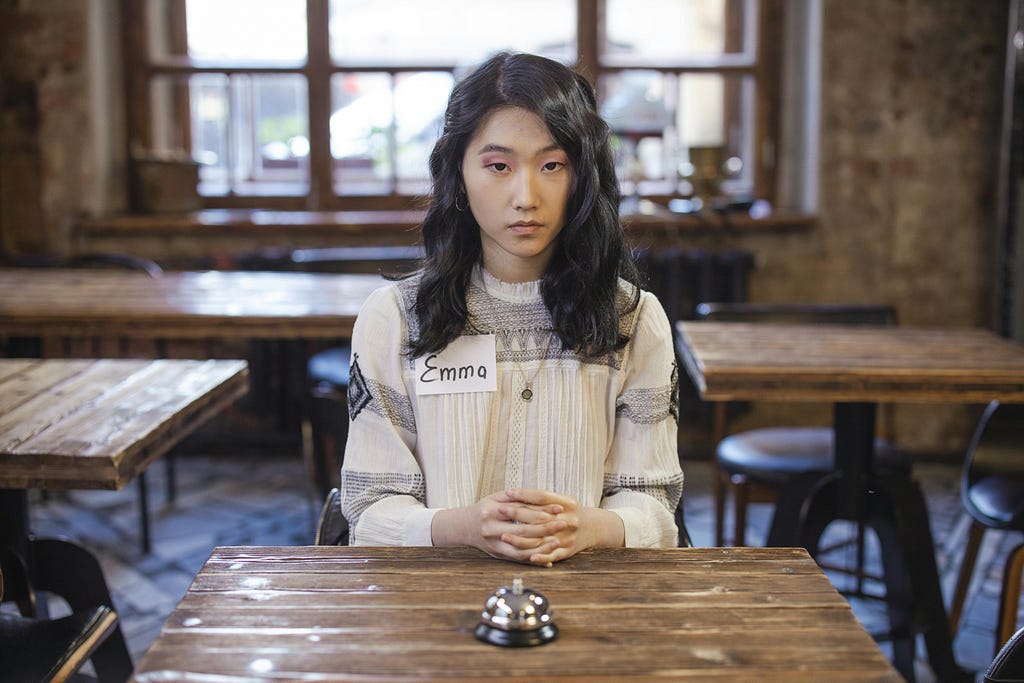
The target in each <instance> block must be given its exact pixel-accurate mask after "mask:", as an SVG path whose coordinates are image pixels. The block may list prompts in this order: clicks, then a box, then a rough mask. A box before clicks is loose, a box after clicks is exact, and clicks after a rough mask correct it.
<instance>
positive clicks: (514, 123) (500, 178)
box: [462, 107, 572, 282]
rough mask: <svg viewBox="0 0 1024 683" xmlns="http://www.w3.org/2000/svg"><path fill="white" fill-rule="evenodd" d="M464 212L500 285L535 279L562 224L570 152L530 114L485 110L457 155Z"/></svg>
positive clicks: (513, 109)
mask: <svg viewBox="0 0 1024 683" xmlns="http://www.w3.org/2000/svg"><path fill="white" fill-rule="evenodd" d="M462 178H463V181H464V182H465V184H466V194H467V196H468V197H469V210H470V211H472V212H473V218H475V219H476V222H477V223H478V224H479V225H480V241H481V244H482V247H483V260H484V267H485V268H486V269H487V270H488V271H489V272H490V273H491V275H493V276H495V277H496V278H498V279H499V280H503V281H505V282H530V281H532V280H539V279H540V278H541V276H542V275H543V274H544V269H545V268H546V267H547V265H548V262H550V261H551V257H552V255H553V254H554V250H555V244H556V241H557V239H558V235H559V233H561V231H562V227H563V226H564V225H565V206H566V203H567V202H568V199H569V191H570V187H571V185H572V169H571V168H569V156H568V155H567V154H566V153H565V151H564V150H562V149H560V148H559V147H558V145H557V144H556V143H555V140H554V138H552V137H551V132H550V131H549V130H548V127H547V125H545V123H544V121H542V120H541V119H540V117H538V116H537V115H536V114H534V113H532V112H530V111H527V110H526V109H521V108H518V107H505V108H502V109H495V110H493V111H492V112H490V113H489V114H488V115H487V116H486V117H485V118H484V120H483V122H482V123H481V124H480V126H479V127H478V128H477V129H476V132H475V133H474V134H473V137H472V138H471V139H470V141H469V145H467V147H466V152H465V154H464V155H463V157H462Z"/></svg>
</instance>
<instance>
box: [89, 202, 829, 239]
mask: <svg viewBox="0 0 1024 683" xmlns="http://www.w3.org/2000/svg"><path fill="white" fill-rule="evenodd" d="M422 217H423V214H422V213H421V212H418V211H273V210H264V209H251V210H250V209H211V210H204V211H196V212H191V213H183V214H145V215H144V214H123V215H116V216H105V217H97V218H87V219H84V220H83V221H82V222H81V223H80V224H79V225H78V236H79V237H80V238H84V239H86V240H88V239H91V238H99V237H104V238H112V237H121V238H129V239H130V238H131V237H142V236H158V235H162V236H172V235H179V236H184V235H188V236H193V237H198V236H201V235H208V236H211V237H214V236H220V237H228V236H232V235H236V236H237V235H248V236H251V237H258V236H266V237H271V236H275V235H289V236H293V237H296V236H319V237H323V236H328V235H330V236H333V237H334V238H337V239H344V238H345V237H347V236H360V237H363V238H365V237H368V236H373V235H380V236H382V237H384V236H387V237H390V238H391V239H394V238H395V237H399V236H401V235H403V234H405V235H406V236H413V235H410V233H412V232H413V231H414V230H415V228H416V226H417V225H419V222H420V220H421V219H422ZM622 222H623V224H624V225H625V226H626V231H627V233H628V234H629V235H635V236H648V235H650V236H657V235H659V234H664V233H678V232H683V233H692V234H715V233H718V234H748V233H758V234H763V233H775V232H780V233H781V232H791V231H794V230H806V229H809V228H811V227H813V225H814V224H815V223H816V222H817V216H816V215H814V214H807V213H798V212H787V211H780V212H776V213H773V214H771V215H769V216H766V217H763V218H751V217H750V216H749V215H748V214H747V213H746V212H739V211H738V212H729V213H718V212H715V213H710V214H699V215H698V214H670V213H668V212H658V213H657V214H633V215H623V216H622ZM389 241H390V240H389Z"/></svg>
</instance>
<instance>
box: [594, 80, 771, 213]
mask: <svg viewBox="0 0 1024 683" xmlns="http://www.w3.org/2000/svg"><path fill="white" fill-rule="evenodd" d="M601 83H602V86H603V92H604V93H605V97H604V100H603V101H602V104H601V113H602V115H603V116H604V117H605V119H606V120H607V121H608V124H609V126H610V127H611V129H612V132H613V133H614V134H615V138H616V154H617V156H616V165H617V170H618V174H619V179H620V181H622V185H623V191H624V192H626V193H627V194H628V193H633V192H639V193H641V194H650V193H662V192H675V191H679V192H683V193H684V194H689V193H690V192H691V191H692V189H693V188H692V182H693V181H694V178H693V177H692V176H693V171H694V165H695V163H696V157H697V156H698V155H699V154H701V152H700V150H699V149H698V148H721V149H720V152H714V153H713V156H716V157H719V156H720V157H721V163H717V164H716V165H717V166H719V167H721V166H724V164H725V162H726V160H728V159H730V158H733V157H734V158H735V159H736V160H738V161H739V163H740V164H741V166H740V167H739V168H737V167H736V166H737V163H736V161H733V162H732V164H731V167H730V171H729V172H726V171H724V170H722V171H721V174H720V176H721V177H720V178H719V180H722V181H726V182H725V183H724V185H723V190H724V191H727V192H729V193H733V194H737V193H742V192H745V191H747V190H749V188H750V185H751V182H752V173H751V170H750V169H751V167H752V163H753V151H754V141H753V129H754V104H755V102H754V80H753V78H751V77H746V76H731V77H727V76H723V75H721V74H707V73H693V74H682V75H677V74H669V73H661V72H657V71H642V70H629V71H622V72H620V73H617V74H613V75H608V76H605V77H604V78H603V79H602V81H601ZM701 167H702V168H704V166H703V165H702V166H701ZM720 170H721V169H720Z"/></svg>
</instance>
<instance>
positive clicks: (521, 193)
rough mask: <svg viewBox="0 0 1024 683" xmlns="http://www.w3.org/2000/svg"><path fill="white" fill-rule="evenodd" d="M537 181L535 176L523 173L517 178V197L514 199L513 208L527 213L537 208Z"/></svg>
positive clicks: (527, 172)
mask: <svg viewBox="0 0 1024 683" xmlns="http://www.w3.org/2000/svg"><path fill="white" fill-rule="evenodd" d="M536 182H537V179H536V177H535V174H533V173H531V172H529V171H523V172H521V173H519V174H518V175H517V177H516V184H515V195H514V196H513V198H512V204H513V208H515V209H516V210H517V211H526V210H529V209H536V208H537V188H536Z"/></svg>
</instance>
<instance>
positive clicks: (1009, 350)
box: [677, 322, 1024, 681]
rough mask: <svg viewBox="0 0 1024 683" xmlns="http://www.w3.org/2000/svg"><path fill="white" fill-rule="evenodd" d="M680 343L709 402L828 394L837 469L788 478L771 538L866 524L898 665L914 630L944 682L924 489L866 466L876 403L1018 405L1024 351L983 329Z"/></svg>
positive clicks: (708, 330) (865, 330) (904, 662)
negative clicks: (878, 557) (876, 550)
mask: <svg viewBox="0 0 1024 683" xmlns="http://www.w3.org/2000/svg"><path fill="white" fill-rule="evenodd" d="M677 330H678V332H679V335H678V339H677V350H678V352H679V355H680V356H681V358H682V359H683V363H684V364H685V366H686V368H687V371H688V372H689V374H690V376H691V377H692V378H693V379H694V382H695V383H696V385H697V387H698V389H699V390H700V392H701V395H702V396H703V397H704V398H705V399H707V400H780V401H817V402H824V401H831V402H833V403H834V405H835V417H834V429H835V465H836V468H835V469H836V473H826V474H825V475H823V474H822V473H810V474H809V475H807V476H804V477H797V478H794V480H793V483H792V484H789V485H787V488H786V489H785V490H783V491H782V492H781V493H780V495H779V496H778V501H779V502H778V504H777V507H776V512H775V517H774V520H773V523H772V528H771V532H770V533H769V538H768V543H769V545H777V546H794V545H800V546H803V547H807V548H809V549H811V551H812V552H814V551H815V550H816V548H817V543H818V538H819V537H820V534H821V532H822V531H823V530H824V528H825V526H827V524H828V523H829V522H830V521H832V520H833V519H848V520H852V521H855V522H858V523H866V524H867V525H868V526H870V527H871V528H873V529H874V531H875V532H876V534H877V536H878V538H879V542H880V544H881V547H882V555H883V558H884V560H885V561H884V562H883V567H884V568H885V574H886V576H885V579H886V587H887V588H886V599H887V607H888V611H889V616H890V620H891V622H892V624H893V627H892V630H893V632H894V633H896V634H899V636H898V637H897V638H896V639H895V641H894V647H893V649H894V656H895V661H896V664H897V667H898V668H899V670H900V671H901V672H903V674H904V675H905V676H906V677H907V678H912V676H913V659H914V643H915V638H916V634H918V633H923V634H924V637H925V638H924V639H925V644H926V646H927V648H928V658H929V663H930V664H931V666H932V668H933V669H934V670H935V672H936V674H937V676H938V678H939V679H940V680H943V681H966V680H969V679H970V676H969V675H968V674H967V673H966V672H964V671H962V670H961V669H960V668H959V667H958V666H957V664H956V662H955V660H954V658H953V644H952V637H951V634H950V632H949V622H948V619H947V616H946V610H945V606H944V604H943V598H942V591H941V588H940V586H939V578H938V569H937V568H936V566H935V547H934V543H933V541H932V536H931V528H930V524H929V522H928V511H927V507H926V505H925V501H924V497H923V495H922V494H921V491H920V488H919V487H918V486H917V484H916V483H915V482H913V481H911V480H908V479H907V478H906V477H902V476H886V475H885V473H884V472H882V471H875V469H874V462H873V461H874V450H873V449H874V436H875V419H876V412H877V405H876V404H877V403H878V402H914V403H941V402H956V403H988V402H989V401H991V400H994V399H998V400H1002V401H1007V402H1022V401H1024V347H1021V346H1020V345H1019V344H1016V343H1014V342H1012V341H1009V340H1007V339H1003V338H1001V337H999V336H997V335H996V334H994V333H993V332H991V331H988V330H982V329H964V328H957V329H924V328H912V327H842V326H834V325H784V324H768V323H757V324H750V323H724V322H723V323H719V322H680V323H677Z"/></svg>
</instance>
